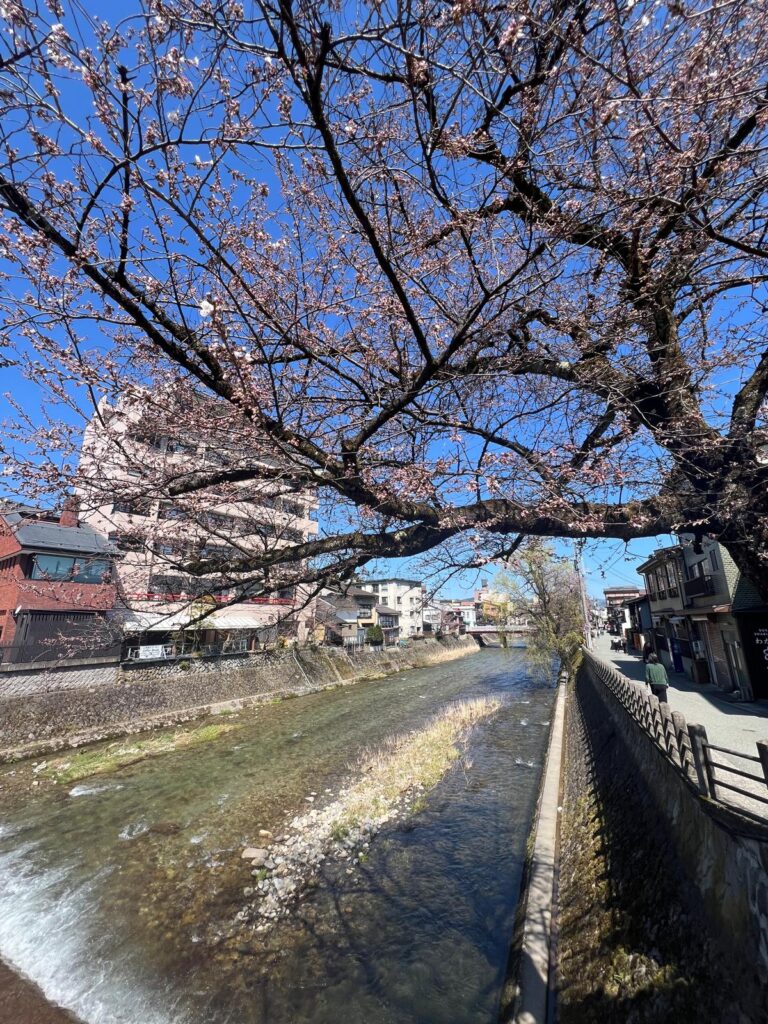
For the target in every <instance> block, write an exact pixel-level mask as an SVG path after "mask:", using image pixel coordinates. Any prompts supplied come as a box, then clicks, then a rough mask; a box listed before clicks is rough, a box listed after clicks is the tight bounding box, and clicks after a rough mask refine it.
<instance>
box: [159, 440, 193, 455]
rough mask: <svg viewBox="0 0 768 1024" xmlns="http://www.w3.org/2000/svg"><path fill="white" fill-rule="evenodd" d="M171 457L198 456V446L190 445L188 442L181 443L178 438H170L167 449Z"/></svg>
mask: <svg viewBox="0 0 768 1024" xmlns="http://www.w3.org/2000/svg"><path fill="white" fill-rule="evenodd" d="M165 450H166V451H167V452H169V453H170V454H171V455H197V445H196V444H189V443H188V442H187V441H179V440H177V439H176V438H169V439H168V444H167V446H166V449H165Z"/></svg>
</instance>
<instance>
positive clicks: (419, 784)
mask: <svg viewBox="0 0 768 1024" xmlns="http://www.w3.org/2000/svg"><path fill="white" fill-rule="evenodd" d="M500 706H501V702H500V701H498V700H495V699H493V698H490V697H480V698H477V699H475V700H464V701H459V702H457V703H456V704H452V705H450V706H449V707H448V708H446V710H444V711H442V712H441V713H440V714H439V715H438V716H437V717H436V718H434V719H433V720H432V722H430V724H429V725H428V726H427V727H426V728H424V729H420V730H418V731H416V732H412V733H408V734H407V735H405V736H400V737H395V738H394V739H392V740H391V741H390V742H389V743H387V744H386V745H385V746H384V747H381V748H379V749H378V750H375V751H369V752H367V753H366V754H365V755H364V756H363V758H362V761H361V764H360V769H361V770H362V772H363V777H362V778H361V780H360V781H359V782H357V783H355V784H354V785H352V786H351V787H350V788H349V789H347V790H346V792H345V793H344V795H343V796H342V798H341V799H340V800H339V801H338V802H337V804H336V805H335V806H336V807H337V808H338V814H337V815H336V817H335V820H334V821H333V822H332V824H331V835H332V836H333V835H334V833H338V834H339V835H341V834H342V833H348V832H349V831H350V830H351V829H352V828H354V827H356V826H357V825H359V824H360V823H361V822H366V821H376V820H381V819H385V818H386V817H387V816H388V815H389V813H390V812H391V811H392V810H393V809H394V807H395V805H396V804H398V803H399V802H400V800H401V799H402V798H403V797H404V796H405V795H406V794H407V793H414V794H416V797H415V800H414V803H413V804H412V805H411V812H414V811H415V812H417V813H418V811H421V810H423V809H424V808H425V807H426V801H425V800H424V796H423V794H424V793H425V792H427V791H428V790H430V789H432V787H433V786H435V785H436V784H437V783H438V782H439V781H440V779H442V777H443V776H444V775H445V773H446V772H447V771H448V769H449V768H450V767H451V765H452V764H453V763H454V762H455V761H456V760H457V759H458V758H459V757H460V755H461V749H460V745H461V743H462V741H463V740H464V739H465V738H466V735H467V733H468V732H469V730H470V729H471V728H472V726H474V725H476V724H477V723H478V722H480V721H481V720H482V719H484V718H487V717H488V716H489V715H492V714H493V713H494V712H495V711H497V710H498V709H499V707H500Z"/></svg>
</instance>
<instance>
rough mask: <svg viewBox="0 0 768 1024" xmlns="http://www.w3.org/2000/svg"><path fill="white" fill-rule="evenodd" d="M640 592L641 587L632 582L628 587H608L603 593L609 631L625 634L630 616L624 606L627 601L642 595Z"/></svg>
mask: <svg viewBox="0 0 768 1024" xmlns="http://www.w3.org/2000/svg"><path fill="white" fill-rule="evenodd" d="M640 594H641V590H640V587H637V586H632V585H631V584H630V586H627V587H606V589H605V590H604V591H603V595H604V597H605V612H606V624H607V628H608V630H609V632H611V633H619V634H621V635H622V636H623V635H624V630H625V629H627V628H628V627H629V616H628V615H627V614H626V611H625V609H624V607H623V606H624V604H625V603H626V602H627V601H634V600H635V598H638V597H640Z"/></svg>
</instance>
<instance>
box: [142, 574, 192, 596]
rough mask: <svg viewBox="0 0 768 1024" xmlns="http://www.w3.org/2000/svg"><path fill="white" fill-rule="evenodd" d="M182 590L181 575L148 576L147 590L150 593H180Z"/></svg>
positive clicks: (182, 581)
mask: <svg viewBox="0 0 768 1024" xmlns="http://www.w3.org/2000/svg"><path fill="white" fill-rule="evenodd" d="M183 590H184V580H183V578H182V577H181V576H150V578H149V591H150V593H151V594H180V593H181V592H182V591H183Z"/></svg>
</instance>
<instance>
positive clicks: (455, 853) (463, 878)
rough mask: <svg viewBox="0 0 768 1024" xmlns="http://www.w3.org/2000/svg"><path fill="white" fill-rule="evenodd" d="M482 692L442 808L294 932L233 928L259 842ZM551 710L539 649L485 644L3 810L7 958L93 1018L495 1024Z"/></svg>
mask: <svg viewBox="0 0 768 1024" xmlns="http://www.w3.org/2000/svg"><path fill="white" fill-rule="evenodd" d="M483 695H493V696H498V697H500V698H501V699H502V701H503V704H502V709H501V710H500V711H499V712H498V713H497V714H496V715H495V716H494V717H493V718H491V719H489V720H488V721H487V722H485V723H482V724H481V725H480V726H478V727H477V729H476V731H475V732H474V733H473V735H472V739H471V742H470V744H469V748H468V751H467V754H466V757H465V758H464V759H462V761H461V762H459V763H458V764H457V765H455V766H454V767H453V768H452V769H451V771H450V772H449V773H448V775H447V776H446V777H445V778H444V780H443V781H442V782H441V783H440V784H439V785H438V786H437V787H436V788H435V789H434V790H433V791H432V793H431V794H430V796H429V799H428V802H427V807H426V809H425V810H423V811H422V812H421V813H420V814H419V815H418V816H417V817H415V818H413V819H411V820H410V821H409V822H405V823H399V824H393V825H392V826H391V827H389V828H388V829H387V830H386V831H384V832H382V833H380V834H379V836H378V837H376V838H375V839H374V841H373V843H372V845H371V849H370V851H369V856H368V858H367V859H366V860H365V862H364V863H362V864H361V865H360V866H359V867H358V868H356V869H355V870H354V871H349V870H348V869H346V868H338V867H337V868H334V867H329V868H328V870H327V872H326V873H325V877H324V878H323V880H322V883H321V885H320V886H319V887H318V888H317V890H316V891H314V892H313V893H312V895H311V896H310V897H309V898H308V899H306V900H304V901H303V902H302V904H301V906H300V908H299V909H298V910H297V913H296V914H295V915H294V916H293V917H292V918H291V919H290V920H289V921H288V922H285V923H281V924H280V925H279V926H278V927H277V928H275V929H274V930H272V931H270V932H268V933H267V934H264V935H257V934H254V932H253V931H252V929H251V928H250V926H248V925H247V924H244V925H243V926H242V928H240V929H238V928H237V927H236V926H234V924H233V922H235V921H236V915H237V912H238V910H239V909H240V908H242V907H243V906H244V904H245V902H246V898H245V896H244V895H243V888H244V887H246V886H248V885H249V883H251V882H252V880H251V878H250V874H249V869H248V867H247V866H246V865H244V862H243V861H242V860H241V859H240V852H241V850H242V848H243V846H246V845H253V844H254V843H255V845H258V830H259V829H270V830H273V831H274V832H275V834H278V833H279V831H280V829H281V827H282V826H283V824H284V823H285V822H286V820H287V819H289V818H291V817H292V816H293V815H294V814H296V813H300V812H302V811H305V810H306V809H307V807H308V804H307V802H306V798H307V795H308V794H311V793H316V794H317V797H316V800H317V804H316V806H320V805H322V802H323V800H325V799H331V795H332V794H333V793H335V792H336V791H337V789H338V788H339V786H340V785H341V784H343V783H344V782H345V781H347V780H349V779H350V777H352V776H351V775H350V765H351V764H353V763H354V762H355V760H356V759H357V758H358V757H359V756H360V754H361V753H362V751H363V750H364V749H365V748H366V747H375V746H378V745H380V744H381V743H383V742H385V741H386V740H387V738H388V737H391V736H393V735H395V734H398V733H402V732H405V731H410V730H412V729H416V728H418V727H420V726H422V725H424V724H425V723H426V722H427V721H428V720H429V718H430V717H431V716H433V715H434V714H435V712H437V711H439V710H440V708H441V707H443V706H444V705H446V704H447V703H449V702H451V701H454V700H456V699H458V698H464V697H475V696H483ZM553 697H554V690H553V689H552V688H551V686H540V685H536V683H534V682H533V681H532V680H531V678H530V676H529V674H528V672H527V669H526V662H525V655H524V652H523V651H518V650H508V651H501V650H484V651H481V652H478V653H477V654H474V655H471V656H469V657H466V658H463V659H459V660H457V661H453V662H450V663H448V664H446V665H441V666H437V667H432V668H427V669H418V670H415V671H411V672H405V673H402V674H399V675H395V676H391V677H389V678H387V679H384V680H375V681H371V682H365V683H359V684H356V685H354V686H349V687H344V688H341V689H336V690H330V691H324V692H321V693H317V694H312V695H309V696H305V697H299V698H295V699H292V700H284V701H282V702H281V703H278V704H273V705H268V706H263V707H261V708H258V709H255V710H252V711H248V712H242V713H241V714H240V715H238V716H237V717H234V718H233V719H232V720H231V721H232V724H233V725H236V726H237V728H236V729H233V731H232V732H229V733H227V734H225V735H223V736H221V737H219V738H218V739H217V740H215V741H213V742H210V743H207V744H205V745H202V746H198V747H194V748H188V749H185V750H179V751H176V752H174V753H170V754H166V755H163V756H162V757H158V758H155V759H153V760H149V761H145V762H143V763H141V764H136V765H134V766H132V767H130V768H125V769H123V770H121V771H118V772H115V773H113V774H111V775H109V776H101V777H94V778H92V779H89V780H87V781H84V782H81V783H79V784H76V785H70V786H67V787H63V786H61V787H58V789H56V788H53V789H50V790H48V791H46V792H43V793H41V794H40V795H39V796H37V797H36V798H34V799H32V800H30V801H28V802H27V803H26V804H25V805H24V806H23V807H22V808H20V809H16V810H13V811H6V812H5V813H4V814H2V813H0V957H2V959H3V960H5V962H6V963H7V964H9V965H11V966H13V967H15V968H16V969H17V970H19V971H21V972H23V973H24V974H25V975H26V976H27V977H28V978H30V979H32V980H33V981H34V982H36V983H37V985H39V986H40V988H41V989H42V991H43V992H44V993H45V995H46V997H47V998H48V999H49V1000H51V1001H52V1002H54V1003H56V1004H59V1005H61V1006H63V1007H66V1008H67V1009H68V1010H70V1011H71V1012H72V1013H74V1014H75V1015H76V1016H77V1017H78V1018H79V1019H81V1020H82V1021H84V1022H87V1024H289V1022H290V1024H302V1022H312V1024H326V1022H327V1024H332V1022H333V1024H337V1022H339V1021H344V1022H345V1024H358V1022H360V1024H362V1022H363V1021H365V1022H366V1024H395V1022H397V1024H408V1022H412V1024H417V1022H418V1024H442V1022H445V1024H448V1022H450V1024H492V1022H494V1021H495V1018H496V1013H497V1008H498V1002H499V998H500V992H501V987H502V984H503V981H504V973H505V967H506V961H507V953H508V948H509V943H510V939H511V934H512V927H513V920H514V914H515V908H516V902H517V897H518V891H519V886H520V878H521V870H522V865H523V860H524V856H525V844H526V839H527V835H528V830H529V826H530V821H531V816H532V812H533V808H534V805H535V799H536V793H537V787H538V782H539V777H540V772H541V765H542V760H543V757H544V753H545V748H546V741H547V736H548V725H549V718H550V712H551V708H552V703H553ZM0 979H2V975H1V974H0ZM1 986H2V982H1V980H0V987H1ZM1 996H2V993H1V992H0V997H1ZM0 1005H2V1003H1V1002H0ZM21 1006H23V1003H21V1004H20V1008H19V1010H18V1014H17V1015H16V1016H15V1017H14V1024H31V1021H32V1016H31V1014H30V1016H29V1021H25V1019H24V1010H23V1009H22V1008H21ZM41 1019H42V1018H41Z"/></svg>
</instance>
